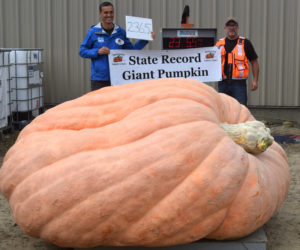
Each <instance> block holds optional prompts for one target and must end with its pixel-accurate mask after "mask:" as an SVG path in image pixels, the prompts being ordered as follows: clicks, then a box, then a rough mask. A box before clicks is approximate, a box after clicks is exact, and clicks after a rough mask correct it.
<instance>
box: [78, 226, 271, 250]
mask: <svg viewBox="0 0 300 250" xmlns="http://www.w3.org/2000/svg"><path fill="white" fill-rule="evenodd" d="M266 247H267V236H266V234H265V232H264V230H263V229H262V228H260V229H258V230H257V231H255V232H254V233H252V234H251V235H249V236H247V237H245V238H242V239H239V240H236V241H215V240H205V239H204V240H199V241H196V242H193V243H190V244H186V245H178V246H171V247H101V246H100V247H94V248H87V249H88V250H266V249H267V248H266ZM81 249H82V248H75V250H81Z"/></svg>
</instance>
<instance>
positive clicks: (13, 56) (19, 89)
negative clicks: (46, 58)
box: [9, 49, 44, 115]
mask: <svg viewBox="0 0 300 250" xmlns="http://www.w3.org/2000/svg"><path fill="white" fill-rule="evenodd" d="M10 50H11V51H10V56H9V61H10V79H11V80H10V87H11V100H12V111H13V112H17V113H18V112H26V111H32V112H33V113H34V114H36V115H38V114H39V109H40V108H41V107H43V102H44V100H43V67H42V66H43V64H42V63H43V61H42V49H10Z"/></svg>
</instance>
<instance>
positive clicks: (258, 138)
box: [220, 121, 274, 154]
mask: <svg viewBox="0 0 300 250" xmlns="http://www.w3.org/2000/svg"><path fill="white" fill-rule="evenodd" d="M220 126H221V127H222V128H223V129H224V130H225V132H226V133H227V134H228V135H229V137H230V138H231V139H232V140H233V141H234V142H235V143H237V144H239V145H241V146H242V147H243V148H244V149H245V150H246V151H247V152H248V153H252V154H260V153H262V152H264V151H266V149H267V148H268V147H269V146H271V145H272V143H273V141H274V138H273V137H272V136H271V134H270V129H269V128H267V127H266V126H265V124H264V123H262V122H260V121H249V122H245V123H238V124H228V123H227V122H224V123H221V124H220Z"/></svg>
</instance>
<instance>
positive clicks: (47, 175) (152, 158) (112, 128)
mask: <svg viewBox="0 0 300 250" xmlns="http://www.w3.org/2000/svg"><path fill="white" fill-rule="evenodd" d="M251 120H254V117H253V116H252V115H251V114H250V112H249V111H248V109H247V108H246V107H244V106H243V105H240V104H239V103H238V102H237V101H235V100H234V99H232V98H231V97H228V96H226V95H224V94H218V93H217V92H216V91H215V90H214V89H213V88H211V87H209V86H207V85H205V84H202V83H199V82H197V81H194V80H184V79H162V80H155V81H147V82H140V83H133V84H128V85H124V86H115V87H109V88H104V89H101V90H98V91H94V92H91V93H89V94H87V95H84V96H82V97H80V98H78V99H75V100H73V101H69V102H65V103H63V104H61V105H58V106H56V107H55V108H52V109H50V110H48V111H47V112H46V113H44V114H43V115H40V116H39V117H37V118H36V119H35V120H34V121H33V122H32V123H31V124H30V125H28V126H27V127H25V129H23V131H22V132H21V133H20V136H19V138H18V140H17V142H16V143H15V145H14V146H13V147H12V148H11V149H10V150H9V151H8V153H7V155H6V156H5V160H4V164H3V166H2V168H1V171H0V190H1V192H2V193H3V195H4V196H5V197H6V199H7V200H8V201H9V203H10V206H11V209H12V211H13V214H14V217H15V220H16V223H17V224H18V225H19V226H20V227H21V229H22V230H23V231H24V232H25V233H27V234H29V235H31V236H34V237H40V238H42V239H44V240H45V241H48V242H51V243H54V244H57V245H59V246H65V247H93V246H99V245H116V246H123V245H129V246H130V245H141V246H166V245H175V244H183V243H188V242H192V241H195V240H198V239H201V238H210V239H235V238H239V237H243V236H246V235H248V234H250V233H251V232H253V231H255V230H256V229H257V228H259V227H260V226H262V225H263V224H264V223H265V222H266V221H267V220H268V219H269V218H270V217H271V216H272V215H273V214H274V213H275V212H276V211H277V210H278V208H279V207H280V205H281V203H282V202H283V200H284V199H285V197H286V194H287V191H288V187H289V170H288V164H287V157H286V155H285V153H284V151H283V150H282V148H281V147H280V146H279V145H278V144H277V143H275V142H274V143H273V144H272V146H270V147H269V148H268V149H267V150H266V151H265V152H264V153H261V154H250V153H247V152H246V151H245V150H244V149H243V148H242V147H241V146H240V145H238V144H236V143H235V142H234V141H233V140H232V139H231V138H230V137H229V136H228V135H227V133H226V132H225V131H224V130H223V129H222V127H221V126H220V123H223V122H227V123H229V124H238V123H241V122H246V121H251Z"/></svg>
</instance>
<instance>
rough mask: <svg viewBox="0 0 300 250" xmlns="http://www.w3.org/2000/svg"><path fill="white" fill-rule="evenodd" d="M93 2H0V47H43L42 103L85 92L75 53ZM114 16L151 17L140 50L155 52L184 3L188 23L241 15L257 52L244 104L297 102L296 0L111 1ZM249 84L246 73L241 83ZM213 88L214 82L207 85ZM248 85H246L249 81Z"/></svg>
mask: <svg viewBox="0 0 300 250" xmlns="http://www.w3.org/2000/svg"><path fill="white" fill-rule="evenodd" d="M100 2H101V1H99V0H0V8H1V9H0V47H4V48H5V47H6V48H8V47H9V48H13V47H15V48H43V49H44V54H43V56H44V62H45V63H44V75H45V79H44V86H45V102H46V103H53V104H54V103H60V102H63V101H66V100H70V99H73V98H76V97H78V96H80V95H82V94H84V93H86V92H88V91H89V88H90V83H89V76H90V61H89V60H87V59H83V58H80V57H79V55H78V51H79V46H80V43H81V42H82V40H83V38H84V36H85V35H86V32H87V30H88V29H89V27H90V26H91V25H93V24H96V23H97V22H98V21H99V18H98V5H99V3H100ZM111 2H112V3H113V4H114V5H115V12H116V13H115V21H116V23H118V24H120V25H121V26H123V27H124V25H125V16H126V15H133V16H141V17H147V18H152V19H153V25H154V31H155V32H156V39H155V41H154V42H152V43H150V44H149V45H148V46H147V47H146V49H160V46H161V41H160V39H161V37H160V29H161V28H163V27H164V28H176V27H180V20H181V14H182V11H183V8H184V6H185V5H189V6H190V18H189V22H190V23H194V24H195V27H200V28H217V29H218V38H220V37H223V36H224V35H225V34H224V20H225V19H226V17H228V16H230V15H233V16H236V17H238V18H239V20H240V30H239V33H240V35H243V36H245V37H247V38H249V39H250V40H251V41H252V43H253V45H254V47H255V49H256V52H257V54H258V56H259V64H260V77H259V89H258V90H257V91H255V92H251V91H250V90H249V104H250V105H261V106H265V105H272V106H300V87H299V86H300V73H299V72H300V60H299V56H300V29H299V27H300V15H299V13H300V1H299V0H286V1H284V0H185V1H184V0H114V1H111ZM248 82H249V83H250V82H251V77H250V79H249V81H248ZM212 85H213V86H215V84H212ZM249 86H250V84H249Z"/></svg>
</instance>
